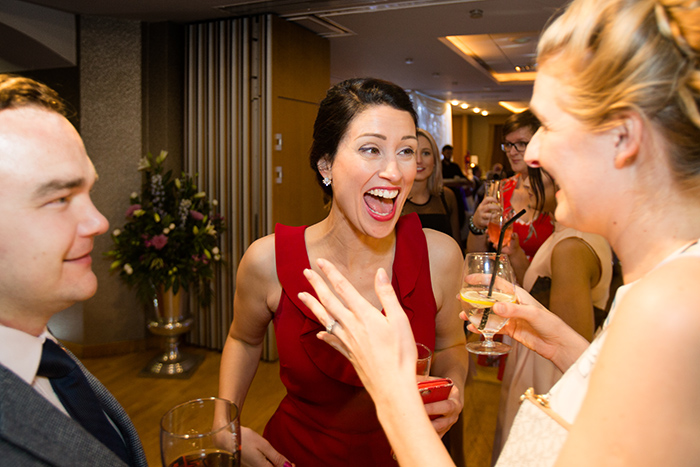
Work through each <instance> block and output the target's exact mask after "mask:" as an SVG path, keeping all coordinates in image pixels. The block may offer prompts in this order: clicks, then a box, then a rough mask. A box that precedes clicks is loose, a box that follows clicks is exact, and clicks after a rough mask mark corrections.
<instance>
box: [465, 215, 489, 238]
mask: <svg viewBox="0 0 700 467" xmlns="http://www.w3.org/2000/svg"><path fill="white" fill-rule="evenodd" d="M469 230H470V231H471V232H472V233H473V234H474V235H484V233H486V229H480V228H478V227H477V226H475V225H474V216H469Z"/></svg>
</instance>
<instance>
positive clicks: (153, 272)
mask: <svg viewBox="0 0 700 467" xmlns="http://www.w3.org/2000/svg"><path fill="white" fill-rule="evenodd" d="M167 155H168V153H167V152H166V151H161V153H160V154H159V155H158V156H157V157H153V155H151V154H150V153H149V154H148V155H147V156H146V157H144V158H143V159H141V161H140V162H139V168H138V169H139V171H141V172H143V174H144V180H143V185H142V187H141V194H140V195H139V194H138V193H136V192H134V193H132V194H131V199H130V202H131V205H130V206H129V208H128V209H127V210H126V219H127V221H126V224H125V225H124V227H123V228H121V229H115V230H114V231H113V232H112V240H113V241H114V248H113V249H112V250H110V251H108V252H107V253H106V256H107V257H109V258H111V259H112V260H113V261H112V265H111V267H110V270H111V271H119V276H120V277H121V279H122V280H123V281H124V282H125V283H126V284H127V285H129V286H130V287H136V289H137V292H138V296H139V298H140V299H141V300H142V301H144V303H148V302H149V301H152V300H153V297H154V294H155V292H156V290H157V289H158V287H163V290H164V291H167V290H169V289H171V288H172V290H173V293H177V292H178V291H179V290H180V288H183V289H185V290H187V289H189V290H190V291H191V292H192V293H195V294H196V295H197V297H198V300H199V303H200V305H202V306H206V305H208V304H209V302H210V300H211V297H212V295H213V291H212V288H211V280H212V279H213V277H214V270H215V268H216V266H217V265H219V264H221V263H222V258H221V253H220V250H219V247H218V240H219V235H220V234H221V232H223V231H224V222H223V218H222V217H221V216H220V215H219V214H217V213H216V212H215V209H216V206H217V202H216V200H212V201H211V202H208V201H207V198H206V194H205V193H204V192H202V191H199V190H198V188H197V185H196V184H195V183H194V182H193V180H192V178H191V177H190V176H189V175H187V174H185V173H183V174H182V175H181V176H180V177H179V178H174V177H173V176H172V172H171V171H168V172H167V173H165V174H164V173H163V161H165V158H166V157H167Z"/></svg>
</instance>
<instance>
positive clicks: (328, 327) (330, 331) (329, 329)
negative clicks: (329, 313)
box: [326, 319, 337, 334]
mask: <svg viewBox="0 0 700 467" xmlns="http://www.w3.org/2000/svg"><path fill="white" fill-rule="evenodd" d="M336 324H337V323H336V321H335V320H334V319H332V320H331V322H330V323H328V324H326V332H327V333H328V334H333V327H334V326H335V325H336Z"/></svg>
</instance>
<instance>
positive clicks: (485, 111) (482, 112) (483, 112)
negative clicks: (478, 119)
mask: <svg viewBox="0 0 700 467" xmlns="http://www.w3.org/2000/svg"><path fill="white" fill-rule="evenodd" d="M488 114H489V111H488V110H482V111H481V115H483V116H484V117H486V116H487V115H488Z"/></svg>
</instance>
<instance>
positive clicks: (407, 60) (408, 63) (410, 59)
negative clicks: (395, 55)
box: [404, 58, 413, 65]
mask: <svg viewBox="0 0 700 467" xmlns="http://www.w3.org/2000/svg"><path fill="white" fill-rule="evenodd" d="M404 63H405V64H406V65H412V64H413V59H412V58H407V59H406V61H405V62H404Z"/></svg>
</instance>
